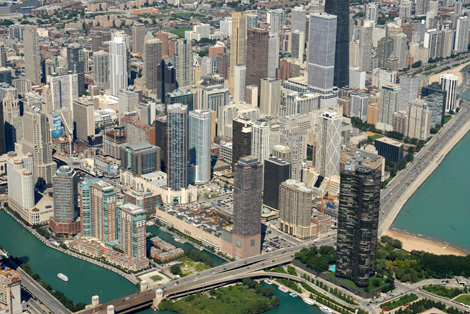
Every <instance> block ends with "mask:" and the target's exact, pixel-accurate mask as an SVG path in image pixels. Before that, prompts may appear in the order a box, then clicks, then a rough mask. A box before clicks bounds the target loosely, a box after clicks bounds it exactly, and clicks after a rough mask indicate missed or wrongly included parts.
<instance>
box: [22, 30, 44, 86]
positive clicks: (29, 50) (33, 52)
mask: <svg viewBox="0 0 470 314" xmlns="http://www.w3.org/2000/svg"><path fill="white" fill-rule="evenodd" d="M23 43H24V65H25V76H26V79H28V80H30V81H31V83H32V84H39V83H40V82H41V68H40V59H41V56H40V54H39V42H38V33H37V28H36V27H35V26H24V40H23Z"/></svg>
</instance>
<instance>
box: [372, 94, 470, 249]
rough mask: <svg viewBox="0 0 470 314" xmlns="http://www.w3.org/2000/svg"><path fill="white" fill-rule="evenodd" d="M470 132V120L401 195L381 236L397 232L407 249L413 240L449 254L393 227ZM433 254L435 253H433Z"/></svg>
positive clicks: (433, 243) (380, 232) (426, 241)
mask: <svg viewBox="0 0 470 314" xmlns="http://www.w3.org/2000/svg"><path fill="white" fill-rule="evenodd" d="M467 103H468V102H467ZM462 110H470V109H469V108H468V107H464V106H461V111H462ZM462 114H463V112H462ZM459 118H460V117H459ZM454 121H455V120H454ZM450 123H453V122H452V120H451V122H450ZM446 125H447V124H446ZM469 131H470V120H469V121H467V122H466V123H465V124H464V126H463V127H462V128H461V129H460V130H459V131H458V132H457V133H456V134H455V135H454V137H452V139H451V140H450V141H449V142H448V143H447V145H446V146H445V147H444V148H443V149H442V150H441V152H440V154H439V156H438V158H437V159H436V160H433V161H432V163H430V164H429V165H428V167H426V169H424V171H423V172H422V173H421V174H420V175H419V176H418V177H417V180H415V181H414V182H413V183H412V184H410V186H409V188H408V190H407V191H406V192H405V193H403V194H402V195H401V197H400V198H399V199H398V200H397V202H396V203H395V204H394V207H393V208H392V209H391V211H390V213H389V216H388V217H387V218H386V219H385V220H384V222H383V225H384V226H383V227H382V228H380V229H379V236H381V235H385V234H388V233H389V232H394V231H395V232H397V236H399V237H401V238H403V239H405V241H402V242H403V246H404V248H405V242H409V241H411V239H413V243H414V241H416V243H418V242H419V243H421V244H420V246H419V247H420V248H422V247H424V246H425V245H428V247H431V244H432V247H433V248H435V252H439V253H435V254H441V255H442V254H446V253H447V252H449V251H450V250H447V252H446V251H444V249H442V247H443V244H442V243H440V242H438V241H435V240H428V239H423V238H419V237H417V238H414V237H413V236H408V235H407V234H405V233H403V232H400V231H399V230H397V229H394V228H392V225H393V222H394V221H395V219H396V217H397V216H398V214H399V213H400V211H401V209H402V208H403V206H404V205H405V204H406V202H408V200H409V199H410V198H411V197H412V196H413V194H414V193H415V192H416V191H417V190H418V189H419V188H420V187H421V185H422V184H423V183H424V182H425V181H426V180H427V179H428V178H429V177H430V176H431V175H432V174H433V173H434V171H435V170H436V169H437V168H438V167H439V165H440V164H441V163H442V161H443V160H444V159H445V157H446V156H447V154H449V153H450V152H451V151H452V149H453V148H454V147H455V146H456V145H457V144H458V143H459V142H460V141H461V140H462V139H463V137H464V136H465V135H466V134H467V133H468V132H469ZM432 140H433V139H431V141H432ZM425 149H426V146H425V147H424V148H423V150H422V151H425ZM402 171H407V169H406V168H405V169H404V170H402ZM388 235H390V234H388ZM399 240H400V239H399ZM410 243H411V242H410ZM439 247H440V249H439V250H437V248H439ZM447 247H450V246H449V245H447ZM452 248H454V249H455V250H456V252H458V253H459V255H466V254H465V251H463V250H462V249H458V248H455V247H452ZM432 253H434V252H432Z"/></svg>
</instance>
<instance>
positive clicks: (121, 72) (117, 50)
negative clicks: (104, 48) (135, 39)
mask: <svg viewBox="0 0 470 314" xmlns="http://www.w3.org/2000/svg"><path fill="white" fill-rule="evenodd" d="M109 57H110V59H111V62H110V65H111V71H110V72H111V75H110V79H109V83H110V93H111V95H113V96H115V97H118V95H119V91H120V90H121V89H126V88H127V86H128V81H127V80H128V77H127V51H126V43H125V41H124V38H123V37H121V36H116V37H115V38H114V40H112V41H110V42H109Z"/></svg>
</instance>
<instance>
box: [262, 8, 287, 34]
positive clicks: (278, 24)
mask: <svg viewBox="0 0 470 314" xmlns="http://www.w3.org/2000/svg"><path fill="white" fill-rule="evenodd" d="M267 19H268V23H269V32H270V33H271V34H277V33H279V32H280V31H282V29H283V28H284V25H285V24H286V11H284V10H283V9H274V10H269V11H268V16H267Z"/></svg>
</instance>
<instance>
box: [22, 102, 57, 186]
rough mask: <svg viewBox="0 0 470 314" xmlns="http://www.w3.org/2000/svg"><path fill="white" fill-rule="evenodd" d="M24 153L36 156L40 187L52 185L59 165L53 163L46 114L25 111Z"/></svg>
mask: <svg viewBox="0 0 470 314" xmlns="http://www.w3.org/2000/svg"><path fill="white" fill-rule="evenodd" d="M22 146H23V153H31V154H33V156H34V179H35V182H37V183H38V184H39V185H44V184H46V185H50V184H52V177H53V176H54V174H55V172H56V169H57V164H56V163H55V162H54V161H52V142H51V132H50V129H49V124H48V123H47V117H46V115H45V114H44V113H41V112H36V111H25V112H24V115H23V141H22Z"/></svg>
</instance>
